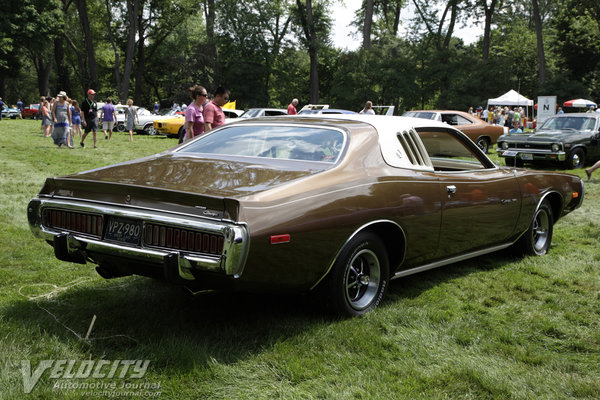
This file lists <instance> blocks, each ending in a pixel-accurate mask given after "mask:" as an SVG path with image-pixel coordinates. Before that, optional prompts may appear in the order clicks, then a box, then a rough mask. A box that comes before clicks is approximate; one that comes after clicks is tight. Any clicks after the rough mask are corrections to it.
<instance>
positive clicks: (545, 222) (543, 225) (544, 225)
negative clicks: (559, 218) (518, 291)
mask: <svg viewBox="0 0 600 400" xmlns="http://www.w3.org/2000/svg"><path fill="white" fill-rule="evenodd" d="M553 229H554V217H553V216H552V208H551V207H550V203H548V201H547V200H544V202H542V204H540V206H539V207H538V209H537V210H536V212H535V214H534V216H533V220H532V221H531V224H530V225H529V228H528V229H527V232H525V234H523V236H521V238H520V239H519V241H518V242H517V248H518V249H519V252H520V253H522V254H528V255H537V256H542V255H544V254H546V253H547V252H548V249H549V248H550V244H551V243H552V232H553Z"/></svg>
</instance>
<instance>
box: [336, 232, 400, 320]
mask: <svg viewBox="0 0 600 400" xmlns="http://www.w3.org/2000/svg"><path fill="white" fill-rule="evenodd" d="M388 281H389V262H388V256H387V252H386V249H385V247H384V246H383V244H382V243H381V241H380V240H379V238H378V237H377V236H376V235H375V234H373V233H370V232H361V233H359V234H357V235H356V236H355V237H353V238H352V239H351V240H350V241H349V242H348V243H347V244H346V246H345V247H344V248H343V249H342V251H341V253H340V255H339V256H338V258H337V260H336V261H335V263H334V265H333V268H332V270H331V272H330V274H329V276H328V279H327V284H326V286H325V287H326V291H325V295H326V296H328V303H329V305H330V308H331V311H332V312H333V313H335V314H337V315H340V316H344V317H355V316H359V315H363V314H365V313H367V312H368V311H370V310H371V309H373V308H375V307H377V305H378V304H379V303H380V302H381V299H382V298H383V295H384V293H385V290H386V287H387V285H388Z"/></svg>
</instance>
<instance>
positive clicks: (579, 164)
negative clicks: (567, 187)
mask: <svg viewBox="0 0 600 400" xmlns="http://www.w3.org/2000/svg"><path fill="white" fill-rule="evenodd" d="M584 165H585V152H584V151H583V150H582V149H579V148H578V149H573V151H571V152H570V153H569V155H568V156H567V159H566V160H565V166H566V167H567V169H579V168H583V166H584Z"/></svg>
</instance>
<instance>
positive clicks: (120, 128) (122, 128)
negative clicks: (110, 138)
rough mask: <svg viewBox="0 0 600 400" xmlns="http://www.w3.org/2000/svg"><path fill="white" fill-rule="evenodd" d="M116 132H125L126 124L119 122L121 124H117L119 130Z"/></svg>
mask: <svg viewBox="0 0 600 400" xmlns="http://www.w3.org/2000/svg"><path fill="white" fill-rule="evenodd" d="M116 131H117V132H125V124H124V123H122V122H119V123H118V124H117V129H116Z"/></svg>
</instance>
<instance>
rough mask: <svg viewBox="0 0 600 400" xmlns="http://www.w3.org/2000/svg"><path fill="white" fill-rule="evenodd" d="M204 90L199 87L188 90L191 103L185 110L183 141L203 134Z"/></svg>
mask: <svg viewBox="0 0 600 400" xmlns="http://www.w3.org/2000/svg"><path fill="white" fill-rule="evenodd" d="M206 96H207V93H206V89H205V88H203V87H202V86H200V85H194V86H192V87H191V88H190V97H191V98H192V100H193V101H192V103H191V104H190V105H189V106H188V108H187V109H186V110H185V139H184V141H187V140H190V139H193V138H195V137H196V136H200V135H202V134H203V133H204V117H203V116H202V111H203V110H204V102H205V101H206Z"/></svg>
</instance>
